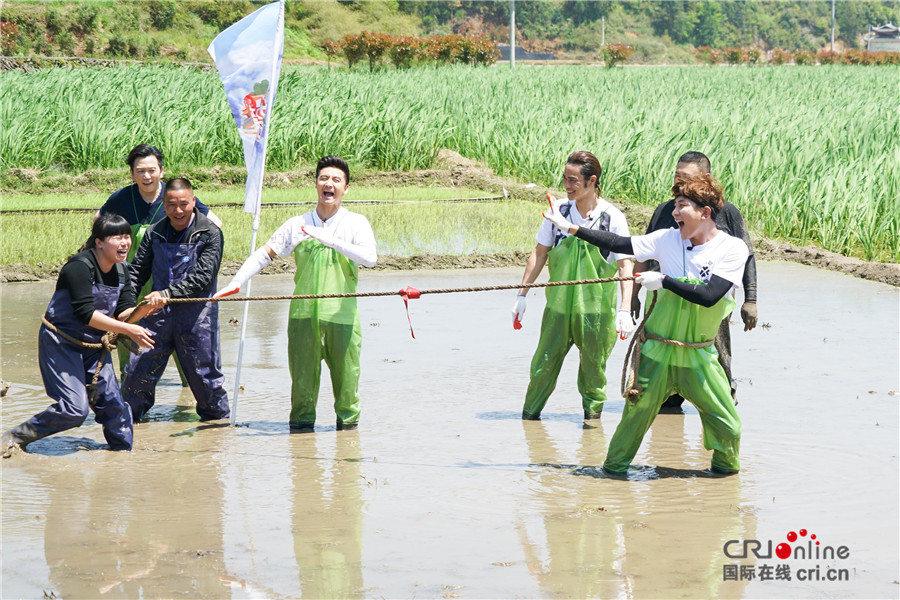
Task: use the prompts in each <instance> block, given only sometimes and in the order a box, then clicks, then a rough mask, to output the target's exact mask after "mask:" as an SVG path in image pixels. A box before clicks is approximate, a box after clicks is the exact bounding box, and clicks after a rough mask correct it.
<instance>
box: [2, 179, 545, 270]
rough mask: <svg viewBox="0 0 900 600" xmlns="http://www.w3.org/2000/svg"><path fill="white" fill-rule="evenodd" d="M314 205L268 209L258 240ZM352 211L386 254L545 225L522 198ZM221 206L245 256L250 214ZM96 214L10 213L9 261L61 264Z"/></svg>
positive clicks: (511, 239)
mask: <svg viewBox="0 0 900 600" xmlns="http://www.w3.org/2000/svg"><path fill="white" fill-rule="evenodd" d="M95 197H96V195H95ZM75 203H76V204H81V203H82V201H80V200H77V201H76V202H75ZM4 204H5V198H4ZM348 206H350V205H349V204H348ZM311 207H312V205H310V207H308V208H307V207H285V208H266V209H264V210H263V211H262V213H261V218H260V229H259V237H258V239H259V242H258V243H259V244H262V243H264V242H265V240H267V239H268V238H269V236H271V235H272V233H274V232H275V229H277V228H278V226H280V225H281V224H282V223H283V222H284V221H286V220H287V219H289V218H290V217H292V216H296V215H299V214H302V213H304V212H306V211H307V210H310V208H311ZM4 208H5V207H4ZM351 210H353V211H355V212H359V213H361V214H363V215H365V216H366V217H367V218H368V219H369V221H370V223H371V224H372V228H373V229H374V231H375V235H376V239H377V241H378V251H379V253H380V254H392V255H396V256H411V255H414V254H471V253H475V252H478V253H482V254H483V253H492V252H512V251H515V250H521V249H524V248H528V247H530V246H532V245H533V244H534V233H535V232H536V231H537V228H538V226H539V225H540V223H541V215H540V211H538V210H536V209H535V206H534V204H531V203H525V202H516V201H500V202H491V203H490V205H489V208H487V207H485V206H484V205H482V204H480V203H418V204H416V203H413V204H403V205H396V204H386V205H378V204H365V205H356V206H352V207H351ZM215 211H216V214H217V215H219V217H220V218H221V219H222V221H223V225H224V227H223V231H224V232H225V255H224V258H225V260H234V261H242V260H244V259H245V258H246V257H247V253H248V251H249V249H250V221H251V215H249V214H247V213H245V212H243V211H242V209H240V208H234V207H218V208H216V209H215ZM92 219H93V215H92V214H91V213H74V214H65V213H49V214H25V215H17V214H13V215H4V216H3V236H2V237H0V256H2V263H3V264H15V263H25V264H39V263H60V262H62V261H64V260H65V259H66V257H67V256H69V255H70V254H72V253H73V252H74V251H75V250H76V249H77V248H78V247H79V246H81V244H82V243H84V240H85V239H87V237H88V234H89V233H90V228H91V222H92Z"/></svg>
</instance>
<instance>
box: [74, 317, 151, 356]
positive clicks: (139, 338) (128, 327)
mask: <svg viewBox="0 0 900 600" xmlns="http://www.w3.org/2000/svg"><path fill="white" fill-rule="evenodd" d="M131 311H132V309H128V310H127V311H124V312H131ZM123 314H124V313H123ZM88 325H90V326H91V327H93V328H94V329H100V330H103V331H112V332H113V333H121V334H123V335H127V336H128V337H130V338H131V339H132V340H133V341H134V343H135V344H137V345H138V346H141V347H142V348H152V347H153V337H152V336H151V334H150V332H149V331H147V330H146V329H144V328H143V327H141V326H140V325H132V324H130V323H123V322H122V321H119V320H117V319H113V318H112V317H109V316H107V315H104V314H103V313H102V312H100V311H98V310H95V311H94V314H93V315H91V321H90V323H88Z"/></svg>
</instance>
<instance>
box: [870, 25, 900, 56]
mask: <svg viewBox="0 0 900 600" xmlns="http://www.w3.org/2000/svg"><path fill="white" fill-rule="evenodd" d="M866 50H868V51H869V52H900V27H896V26H894V25H892V24H890V23H888V24H886V25H882V26H881V27H872V26H871V25H869V33H867V34H866Z"/></svg>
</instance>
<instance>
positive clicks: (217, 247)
mask: <svg viewBox="0 0 900 600" xmlns="http://www.w3.org/2000/svg"><path fill="white" fill-rule="evenodd" d="M163 207H164V208H165V211H166V218H165V219H163V220H162V221H159V222H158V223H156V224H155V225H153V226H152V227H150V229H148V230H147V233H146V235H145V236H144V239H143V240H141V244H140V247H139V248H138V252H137V255H135V258H134V262H133V263H132V265H131V279H132V284H133V285H134V288H135V289H138V290H139V289H141V288H142V287H143V286H144V284H145V283H146V282H147V280H148V279H150V277H152V278H153V285H152V291H151V292H150V293H149V294H147V296H146V297H145V300H147V301H148V302H149V303H150V306H151V308H152V309H154V310H156V311H157V312H154V313H153V314H151V315H150V316H148V317H146V318H144V319H143V321H142V322H141V324H142V325H143V326H144V327H145V328H147V329H148V330H150V331H151V332H153V336H154V340H155V341H156V345H155V347H154V348H153V350H151V351H149V352H144V353H142V354H138V355H134V356H133V357H132V358H131V361H130V362H129V363H128V368H127V370H126V372H125V381H124V382H123V386H122V397H123V399H124V400H125V402H127V403H128V404H129V405H130V406H131V412H132V415H133V417H134V421H135V422H136V423H137V422H138V421H140V420H141V418H142V417H143V416H144V415H145V414H146V413H147V411H148V410H150V408H151V407H152V406H153V404H154V402H155V401H156V384H157V382H158V381H159V378H160V377H161V376H162V373H163V371H164V370H165V368H166V362H167V361H168V359H169V356H170V355H171V354H172V352H173V351H174V352H175V355H176V356H177V357H178V360H179V361H180V362H181V366H182V368H183V369H184V373H185V375H186V376H187V380H188V385H189V386H190V388H191V392H193V394H194V398H195V399H196V401H197V414H198V415H200V419H201V420H203V421H210V420H215V419H224V418H226V417H228V416H229V412H230V411H229V408H228V395H227V393H226V392H225V389H224V387H223V385H224V383H225V376H224V375H223V374H222V363H221V357H220V352H219V308H218V305H217V304H216V303H214V302H192V303H185V304H172V305H167V300H168V299H169V298H208V297H210V296H212V294H213V292H215V290H216V274H217V273H218V271H219V264H220V263H221V262H222V246H223V238H222V231H221V230H220V229H219V228H218V227H216V226H215V225H214V224H213V223H212V222H211V221H210V220H209V219H208V218H207V217H206V216H204V215H203V214H202V213H200V212H199V211H198V210H196V208H195V200H194V190H193V187H192V186H191V183H190V182H189V181H188V180H187V179H184V178H182V177H177V178H175V179H171V180H169V181H168V182H167V183H166V188H165V193H164V195H163Z"/></svg>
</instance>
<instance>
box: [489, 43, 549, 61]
mask: <svg viewBox="0 0 900 600" xmlns="http://www.w3.org/2000/svg"><path fill="white" fill-rule="evenodd" d="M497 49H498V50H500V60H509V44H499V45H498V46H497ZM516 60H556V56H555V55H554V54H553V53H552V52H527V51H526V50H525V49H524V48H522V46H516Z"/></svg>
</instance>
